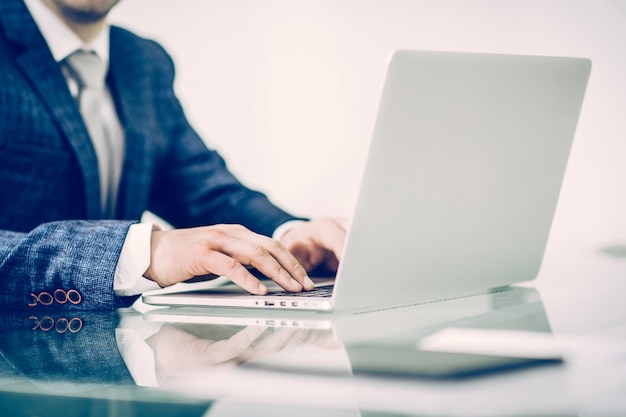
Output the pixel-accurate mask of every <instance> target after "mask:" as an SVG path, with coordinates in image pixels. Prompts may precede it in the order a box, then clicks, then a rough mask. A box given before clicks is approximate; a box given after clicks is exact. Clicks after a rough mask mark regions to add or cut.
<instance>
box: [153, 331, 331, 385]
mask: <svg viewBox="0 0 626 417" xmlns="http://www.w3.org/2000/svg"><path fill="white" fill-rule="evenodd" d="M272 330H273V329H267V328H265V327H260V326H250V327H246V328H244V329H243V330H240V331H239V332H237V333H235V334H234V335H232V336H230V337H229V338H228V339H223V340H211V339H204V338H200V337H197V336H195V335H193V334H191V333H189V332H187V331H185V330H182V329H180V328H178V327H175V326H172V325H164V326H163V327H162V328H161V330H160V331H159V332H158V333H156V334H155V335H153V336H151V337H150V338H148V339H147V340H146V342H147V343H148V345H150V347H151V348H152V350H153V351H154V357H155V362H156V369H157V372H158V373H159V374H161V375H164V376H173V375H181V374H187V373H189V372H197V371H200V372H201V371H205V370H207V369H209V368H211V367H214V366H217V365H220V364H225V363H243V362H246V361H249V360H251V359H254V358H258V357H261V356H265V355H269V354H271V353H274V352H278V351H281V350H283V349H285V348H287V347H289V346H298V345H302V344H315V345H318V346H320V347H323V348H327V349H331V348H335V347H337V345H336V343H335V341H334V338H333V337H332V332H331V331H329V330H317V329H298V328H279V329H276V330H274V331H272Z"/></svg>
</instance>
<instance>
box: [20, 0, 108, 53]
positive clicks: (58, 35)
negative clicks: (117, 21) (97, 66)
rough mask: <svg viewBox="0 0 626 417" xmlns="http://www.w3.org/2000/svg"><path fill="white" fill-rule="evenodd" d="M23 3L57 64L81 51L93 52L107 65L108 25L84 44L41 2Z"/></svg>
mask: <svg viewBox="0 0 626 417" xmlns="http://www.w3.org/2000/svg"><path fill="white" fill-rule="evenodd" d="M24 2H25V3H26V6H27V7H28V10H29V11H30V14H31V15H32V17H33V19H34V20H35V23H36V24H37V26H38V27H39V31H40V32H41V34H42V35H43V37H44V39H45V40H46V42H47V43H48V47H49V48H50V51H51V52H52V56H54V59H55V60H56V61H57V62H61V61H63V60H64V59H65V58H67V57H68V56H69V55H71V54H72V53H73V52H75V51H77V50H79V49H83V50H86V51H94V52H95V53H96V54H97V55H98V56H99V57H100V59H101V60H102V61H103V62H104V63H105V64H106V65H108V62H109V32H110V29H111V28H110V26H109V25H108V24H105V25H104V27H103V30H102V31H101V32H100V34H98V36H97V37H96V39H94V40H93V41H92V42H91V43H89V44H86V43H84V42H83V41H82V40H81V39H80V38H79V37H78V35H76V34H75V33H74V32H73V31H72V30H71V29H70V28H69V27H67V26H66V25H65V23H63V21H62V20H61V19H60V18H59V17H58V16H57V15H55V14H54V13H53V12H52V10H50V9H49V8H48V7H47V6H46V5H44V4H43V3H42V2H41V0H24Z"/></svg>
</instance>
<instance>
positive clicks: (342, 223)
mask: <svg viewBox="0 0 626 417" xmlns="http://www.w3.org/2000/svg"><path fill="white" fill-rule="evenodd" d="M347 229H348V221H347V220H345V219H337V218H330V217H320V218H317V219H313V220H311V221H308V222H303V223H300V224H298V225H297V226H294V227H293V228H292V229H291V230H289V231H288V232H287V233H285V234H284V235H283V236H282V238H281V239H280V242H281V243H282V244H283V245H284V246H285V248H287V250H289V252H291V253H292V254H293V256H294V257H295V258H296V259H297V260H298V262H300V264H301V265H302V266H303V267H304V268H305V269H306V270H307V271H309V272H310V271H312V270H314V269H318V268H324V269H326V270H328V271H329V272H336V271H337V267H338V266H339V260H340V258H341V253H342V251H343V246H344V243H345V240H346V230H347Z"/></svg>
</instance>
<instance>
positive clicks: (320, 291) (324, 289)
mask: <svg viewBox="0 0 626 417" xmlns="http://www.w3.org/2000/svg"><path fill="white" fill-rule="evenodd" d="M267 295H276V296H286V297H304V298H306V297H330V296H331V295H333V285H332V284H331V285H321V286H319V287H315V288H314V289H312V290H311V291H302V292H286V291H274V292H269V293H267Z"/></svg>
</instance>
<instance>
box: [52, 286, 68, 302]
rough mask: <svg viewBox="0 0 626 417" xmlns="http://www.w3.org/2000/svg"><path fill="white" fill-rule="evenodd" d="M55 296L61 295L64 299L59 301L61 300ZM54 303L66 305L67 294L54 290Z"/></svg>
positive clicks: (58, 289) (60, 290)
mask: <svg viewBox="0 0 626 417" xmlns="http://www.w3.org/2000/svg"><path fill="white" fill-rule="evenodd" d="M57 294H63V297H64V298H63V299H62V300H61V299H59V298H58V297H57ZM54 301H56V302H57V303H59V304H65V303H67V293H66V292H65V291H63V290H62V289H60V288H57V289H56V290H54Z"/></svg>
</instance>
